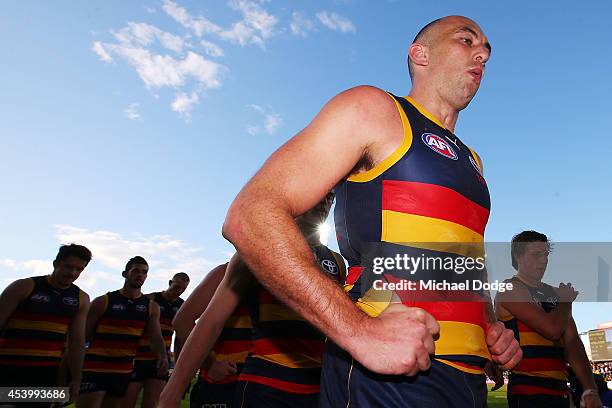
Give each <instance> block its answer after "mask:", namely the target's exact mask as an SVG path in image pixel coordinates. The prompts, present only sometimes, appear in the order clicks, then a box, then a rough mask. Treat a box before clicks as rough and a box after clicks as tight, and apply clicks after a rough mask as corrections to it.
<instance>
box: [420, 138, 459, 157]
mask: <svg viewBox="0 0 612 408" xmlns="http://www.w3.org/2000/svg"><path fill="white" fill-rule="evenodd" d="M421 139H422V140H423V143H425V144H426V145H427V147H429V148H430V149H431V150H433V151H434V152H436V153H439V154H441V155H442V156H444V157H447V158H449V159H452V160H457V158H458V156H457V153H455V150H454V149H453V148H452V147H451V145H450V144H449V143H448V142H447V141H446V140H445V139H444V138H443V137H441V136H438V135H434V134H433V133H423V135H422V136H421Z"/></svg>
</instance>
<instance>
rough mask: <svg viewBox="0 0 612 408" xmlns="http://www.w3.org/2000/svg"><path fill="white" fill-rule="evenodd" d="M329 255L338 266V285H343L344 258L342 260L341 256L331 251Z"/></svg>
mask: <svg viewBox="0 0 612 408" xmlns="http://www.w3.org/2000/svg"><path fill="white" fill-rule="evenodd" d="M331 253H332V256H333V257H334V259H335V260H336V263H337V264H338V268H339V269H340V271H339V273H340V284H344V282H345V281H346V264H345V263H344V258H342V255H340V254H339V253H337V252H335V251H331Z"/></svg>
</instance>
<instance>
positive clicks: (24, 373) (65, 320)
mask: <svg viewBox="0 0 612 408" xmlns="http://www.w3.org/2000/svg"><path fill="white" fill-rule="evenodd" d="M90 260H91V252H90V251H89V249H87V248H86V247H84V246H82V245H77V244H70V245H62V246H61V247H60V249H59V252H58V253H57V256H56V257H55V260H54V261H53V272H52V273H51V274H50V275H46V276H35V277H33V278H25V279H19V280H16V281H15V282H13V283H11V284H10V285H9V286H8V287H7V288H6V289H5V290H4V291H3V292H2V295H0V330H1V332H0V333H1V334H0V386H2V387H9V386H24V387H54V386H60V385H62V386H63V385H64V380H65V379H64V378H59V377H60V363H61V361H62V357H63V358H64V359H65V364H66V367H67V368H68V374H69V375H70V384H69V386H70V395H71V398H76V396H77V394H78V389H79V386H80V382H81V368H82V366H83V354H84V349H85V319H86V317H87V311H88V309H89V296H88V295H87V293H85V292H83V291H82V290H81V289H79V287H78V286H76V285H75V284H74V283H73V282H74V281H76V280H77V279H78V277H79V276H80V275H81V272H83V270H84V269H85V267H86V266H87V264H88V263H89V261H90ZM64 350H65V352H64Z"/></svg>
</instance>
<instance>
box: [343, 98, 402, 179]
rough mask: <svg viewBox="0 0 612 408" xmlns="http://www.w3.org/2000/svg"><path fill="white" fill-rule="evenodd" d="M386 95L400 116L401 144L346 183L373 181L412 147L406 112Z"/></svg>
mask: <svg viewBox="0 0 612 408" xmlns="http://www.w3.org/2000/svg"><path fill="white" fill-rule="evenodd" d="M387 95H388V96H389V98H391V99H392V100H393V102H394V103H395V107H396V108H397V111H398V112H399V115H400V119H401V121H402V130H403V138H402V143H400V145H399V146H398V148H397V149H395V151H393V153H391V154H390V155H389V156H388V157H387V158H386V159H384V160H383V161H381V162H380V163H378V164H377V165H376V166H374V167H372V168H371V169H370V170H368V171H365V172H363V173H359V174H353V175H351V176H349V177H347V179H346V180H347V181H352V182H355V183H366V182H368V181H372V180H374V179H375V178H376V177H378V176H380V175H381V174H383V173H384V172H385V171H387V170H388V169H389V168H390V167H391V166H393V165H394V164H395V163H397V162H398V161H399V160H400V159H401V158H402V157H403V156H404V155H405V154H406V152H407V151H408V149H410V146H411V145H412V127H411V126H410V121H409V120H408V117H407V116H406V112H404V108H402V105H400V103H399V102H398V101H397V99H395V98H394V97H393V96H392V95H390V94H389V93H387Z"/></svg>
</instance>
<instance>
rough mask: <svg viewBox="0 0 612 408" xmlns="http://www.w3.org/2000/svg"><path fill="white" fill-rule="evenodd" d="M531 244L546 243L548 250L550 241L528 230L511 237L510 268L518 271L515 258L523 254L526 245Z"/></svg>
mask: <svg viewBox="0 0 612 408" xmlns="http://www.w3.org/2000/svg"><path fill="white" fill-rule="evenodd" d="M531 242H546V243H547V244H548V248H549V249H550V248H551V244H550V240H549V239H548V237H547V236H546V235H544V234H542V233H541V232H537V231H533V230H529V231H522V232H519V233H518V234H516V235H515V236H513V237H512V241H511V245H510V257H511V258H512V267H513V268H514V269H516V270H517V271H518V263H517V261H516V258H517V257H518V256H521V255H523V254H524V253H525V249H527V244H529V243H531Z"/></svg>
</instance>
